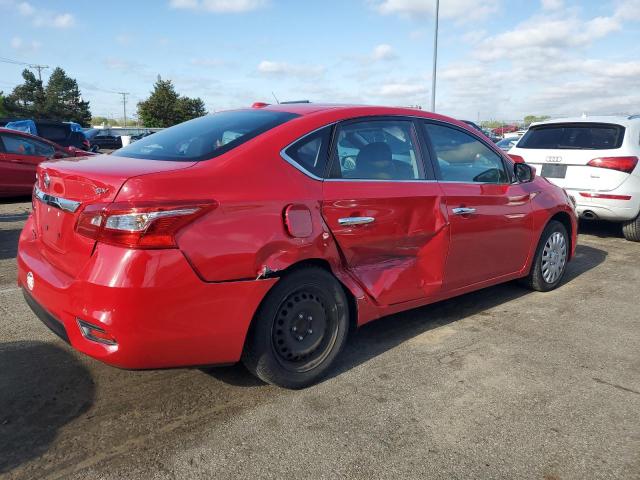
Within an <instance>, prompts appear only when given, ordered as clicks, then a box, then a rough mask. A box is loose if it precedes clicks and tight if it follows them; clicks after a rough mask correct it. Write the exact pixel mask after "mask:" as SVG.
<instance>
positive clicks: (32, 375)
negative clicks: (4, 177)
mask: <svg viewBox="0 0 640 480" xmlns="http://www.w3.org/2000/svg"><path fill="white" fill-rule="evenodd" d="M29 207H30V204H29V203H28V202H27V203H24V202H23V203H19V202H14V203H9V204H4V205H0V477H3V478H16V479H17V478H20V479H34V478H64V479H67V478H78V479H81V478H82V479H85V478H91V479H126V478H179V479H191V478H203V479H204V478H206V479H210V478H225V479H226V478H314V479H319V478H392V477H395V478H421V479H424V478H443V479H451V478H505V479H513V478H540V479H569V478H574V479H585V478H590V479H591V478H616V479H620V478H635V479H637V478H640V315H639V314H638V305H639V302H638V296H639V295H640V269H639V268H638V265H639V263H640V245H638V244H632V243H629V242H626V241H625V240H624V239H622V238H620V236H619V235H618V234H617V231H616V229H614V228H611V227H608V226H606V225H595V226H587V227H586V228H587V230H586V233H583V234H581V235H580V246H579V247H578V255H577V258H576V259H575V261H574V262H572V263H571V264H570V266H569V271H568V278H567V280H566V282H565V284H564V285H563V286H562V287H561V288H560V289H558V290H557V291H555V292H551V293H548V294H541V293H531V292H528V291H527V290H524V289H521V288H520V287H519V286H517V285H514V284H507V285H503V286H498V287H494V288H489V289H486V290H483V291H481V292H477V293H473V294H469V295H466V296H464V297H461V298H457V299H454V300H450V301H447V302H443V303H439V304H437V305H433V306H429V307H425V308H421V309H418V310H413V311H410V312H406V313H403V314H400V315H395V316H392V317H388V318H385V319H382V320H380V321H378V322H374V323H372V324H370V325H368V326H366V327H365V328H363V329H361V330H360V331H359V332H357V333H356V334H355V335H353V337H352V338H351V340H350V342H349V345H348V348H347V351H346V352H345V353H344V354H343V355H342V357H341V358H340V361H339V365H338V366H337V368H336V369H335V371H334V374H333V375H332V376H331V378H329V379H327V380H326V381H324V382H323V383H321V384H320V385H317V386H315V387H312V388H309V389H307V390H304V391H298V392H293V391H285V390H280V389H278V388H275V387H271V386H266V385H263V384H261V383H259V382H258V381H256V380H254V379H253V378H252V377H251V376H249V374H248V373H246V371H244V370H243V368H241V367H240V366H236V367H230V368H216V369H209V370H200V369H181V370H169V371H145V372H128V371H121V370H116V369H114V368H111V367H107V366H105V365H102V364H100V363H98V362H97V361H94V360H91V359H88V358H85V357H82V356H80V355H78V354H76V353H75V352H73V351H72V350H71V349H70V348H69V347H68V346H66V345H65V344H64V343H63V342H62V341H61V340H58V339H57V337H55V336H54V335H53V334H52V333H50V332H49V331H48V330H47V328H46V327H45V326H44V325H43V324H42V323H40V321H39V320H37V319H36V317H35V316H34V315H33V314H32V313H31V312H30V310H29V309H28V307H27V306H26V305H25V303H24V301H23V300H22V296H21V293H20V291H19V290H18V289H17V288H16V285H15V259H14V258H15V252H16V243H17V238H18V233H19V230H20V228H21V226H22V224H23V222H24V220H25V218H26V215H27V212H28V210H29Z"/></svg>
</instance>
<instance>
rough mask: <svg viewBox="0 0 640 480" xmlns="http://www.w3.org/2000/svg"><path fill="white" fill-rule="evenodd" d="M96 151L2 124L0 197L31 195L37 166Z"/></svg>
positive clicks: (0, 135) (0, 129) (0, 137)
mask: <svg viewBox="0 0 640 480" xmlns="http://www.w3.org/2000/svg"><path fill="white" fill-rule="evenodd" d="M88 155H94V154H93V153H89V152H85V151H84V150H80V149H79V148H75V147H61V146H60V145H58V144H56V143H53V142H51V141H49V140H46V139H44V138H41V137H36V136H35V135H31V134H29V133H24V132H19V131H16V130H11V129H7V128H0V198H1V197H17V196H20V195H30V194H31V192H32V190H33V184H34V182H35V177H36V168H37V167H38V165H39V164H40V163H41V162H43V161H45V160H51V159H54V158H68V157H76V156H83V157H84V156H88Z"/></svg>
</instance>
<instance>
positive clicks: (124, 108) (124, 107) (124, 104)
mask: <svg viewBox="0 0 640 480" xmlns="http://www.w3.org/2000/svg"><path fill="white" fill-rule="evenodd" d="M116 93H117V94H118V95H122V113H123V114H124V126H125V127H126V126H127V95H129V93H128V92H116Z"/></svg>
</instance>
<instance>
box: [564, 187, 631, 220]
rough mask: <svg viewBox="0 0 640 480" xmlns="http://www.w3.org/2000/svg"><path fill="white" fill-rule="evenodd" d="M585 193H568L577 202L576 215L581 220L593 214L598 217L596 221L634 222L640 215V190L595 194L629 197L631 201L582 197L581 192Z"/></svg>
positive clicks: (620, 190) (577, 191)
mask: <svg viewBox="0 0 640 480" xmlns="http://www.w3.org/2000/svg"><path fill="white" fill-rule="evenodd" d="M585 191H586V190H578V189H576V190H573V189H572V190H569V189H567V193H568V194H569V195H571V196H572V197H573V198H574V199H575V200H576V213H577V214H578V216H579V217H580V218H589V217H590V216H591V215H590V214H593V215H595V217H596V218H594V219H601V220H611V221H618V222H620V221H625V220H632V219H634V218H636V217H637V216H638V213H640V188H639V189H638V190H637V191H628V189H625V188H622V187H620V188H617V189H616V190H612V191H610V192H593V193H605V194H608V195H627V196H631V199H630V200H615V199H609V198H589V197H584V196H582V195H580V192H585Z"/></svg>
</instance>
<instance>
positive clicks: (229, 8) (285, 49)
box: [0, 0, 640, 120]
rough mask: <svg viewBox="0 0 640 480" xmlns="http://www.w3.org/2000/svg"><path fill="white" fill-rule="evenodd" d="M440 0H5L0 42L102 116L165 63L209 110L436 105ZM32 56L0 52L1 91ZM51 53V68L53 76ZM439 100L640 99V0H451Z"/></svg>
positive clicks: (572, 109)
mask: <svg viewBox="0 0 640 480" xmlns="http://www.w3.org/2000/svg"><path fill="white" fill-rule="evenodd" d="M434 6H435V0H322V1H317V0H304V1H303V0H297V1H294V0H153V1H151V0H147V1H142V0H140V1H131V0H128V1H121V0H110V1H108V2H94V1H91V2H87V1H80V0H66V1H51V0H50V1H44V0H25V1H23V0H0V21H1V24H2V29H0V57H1V58H2V59H10V60H15V61H19V62H24V63H29V64H44V65H48V66H50V67H56V66H60V67H62V68H64V69H65V71H66V72H67V74H69V75H70V76H72V77H74V78H76V79H77V80H78V83H79V86H80V89H81V92H82V95H83V98H84V99H85V100H89V101H90V102H91V111H92V113H93V114H94V115H96V116H97V115H100V116H109V117H121V116H122V101H121V96H119V95H118V94H116V93H114V92H129V93H130V96H129V97H128V106H127V110H128V114H129V116H131V113H135V105H136V104H137V102H139V101H141V100H144V99H145V98H146V97H147V96H148V95H149V93H150V91H151V89H152V87H153V83H154V81H155V80H156V79H157V76H158V75H160V76H161V77H162V78H163V79H171V80H172V81H173V83H174V85H175V87H176V89H177V91H178V92H179V93H180V94H182V95H187V96H190V97H200V98H202V99H203V100H204V102H205V104H206V107H207V109H208V110H209V111H218V110H224V109H229V108H238V107H245V106H249V105H251V103H253V102H254V101H266V102H275V100H274V95H275V96H276V97H277V98H278V99H279V100H280V101H284V100H300V99H308V100H311V101H313V102H330V103H359V104H360V103H365V104H382V105H401V106H409V105H412V106H415V105H420V106H422V107H424V108H425V109H429V108H430V97H431V67H432V55H433V33H434ZM23 68H24V67H23V66H20V65H16V64H11V63H2V62H0V90H3V91H4V92H5V94H6V93H9V92H10V91H11V90H12V89H13V87H14V86H15V85H17V84H18V83H20V82H21V71H22V69H23ZM51 71H52V68H49V69H45V70H44V71H43V80H45V79H46V77H48V75H49V74H50V73H51ZM437 82H438V83H437V89H436V94H437V95H436V111H437V112H439V113H443V114H446V115H451V116H454V117H457V118H464V119H470V120H478V119H479V120H489V119H502V120H518V119H522V118H523V117H524V116H525V115H529V114H534V115H551V116H564V115H580V114H582V113H587V114H612V113H640V0H600V1H595V0H593V1H592V0H586V1H570V0H528V1H525V0H441V1H440V29H439V48H438V74H437Z"/></svg>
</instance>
